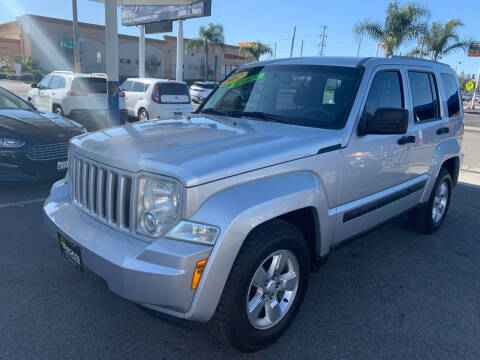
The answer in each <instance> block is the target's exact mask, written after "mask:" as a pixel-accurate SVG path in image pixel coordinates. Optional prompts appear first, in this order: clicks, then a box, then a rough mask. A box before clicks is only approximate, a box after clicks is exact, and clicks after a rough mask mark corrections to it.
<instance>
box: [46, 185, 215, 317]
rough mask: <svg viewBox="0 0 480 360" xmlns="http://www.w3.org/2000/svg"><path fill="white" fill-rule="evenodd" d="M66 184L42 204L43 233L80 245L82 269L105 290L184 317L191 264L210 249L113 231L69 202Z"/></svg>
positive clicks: (190, 296)
mask: <svg viewBox="0 0 480 360" xmlns="http://www.w3.org/2000/svg"><path fill="white" fill-rule="evenodd" d="M68 188H69V185H68V184H66V183H64V181H63V180H61V181H59V182H57V183H56V184H55V185H54V186H53V188H52V192H51V195H50V197H49V198H48V199H47V200H46V201H45V204H44V212H45V222H46V228H47V231H48V235H49V237H50V238H52V239H53V240H55V241H58V233H59V232H60V233H61V234H63V235H64V236H66V237H67V239H68V240H70V241H71V242H73V243H74V244H75V245H77V246H78V247H80V249H81V256H82V261H83V265H84V266H85V267H86V268H88V269H89V270H91V271H92V272H94V273H95V274H97V275H98V276H100V277H101V278H103V279H104V280H105V281H106V283H107V285H108V287H109V289H110V290H111V291H112V292H114V293H116V294H118V295H120V296H122V297H124V298H126V299H128V300H131V301H134V302H136V303H139V304H141V305H144V306H147V307H150V308H153V309H155V310H158V311H161V312H164V313H166V314H169V315H173V316H177V317H181V318H186V317H187V315H186V313H188V312H189V310H190V307H191V304H192V300H193V297H194V295H195V291H193V290H191V289H190V285H191V281H192V276H193V271H194V268H195V264H196V263H197V261H199V260H201V259H205V258H207V257H208V256H209V255H210V253H211V250H212V248H211V247H210V246H205V245H199V244H192V243H186V242H181V241H175V240H170V239H164V238H161V239H159V240H157V241H155V242H153V243H148V242H145V241H143V240H139V239H137V238H135V237H134V236H132V234H129V233H124V232H120V231H117V230H115V229H113V228H110V227H108V226H106V225H104V224H102V223H100V222H99V221H97V220H95V219H94V218H92V217H91V216H89V215H88V214H87V213H86V212H84V211H83V210H81V209H80V208H78V207H77V206H76V205H74V204H72V202H71V201H70V196H69V194H70V192H69V189H68Z"/></svg>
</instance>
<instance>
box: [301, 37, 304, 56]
mask: <svg viewBox="0 0 480 360" xmlns="http://www.w3.org/2000/svg"><path fill="white" fill-rule="evenodd" d="M304 41H305V40H302V47H301V48H300V57H302V55H303V42H304Z"/></svg>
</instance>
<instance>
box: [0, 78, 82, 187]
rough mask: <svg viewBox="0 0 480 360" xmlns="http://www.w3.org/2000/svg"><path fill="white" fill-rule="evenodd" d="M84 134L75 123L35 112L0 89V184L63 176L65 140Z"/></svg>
mask: <svg viewBox="0 0 480 360" xmlns="http://www.w3.org/2000/svg"><path fill="white" fill-rule="evenodd" d="M85 132H86V130H85V128H84V127H83V126H82V125H80V124H78V123H76V122H75V121H72V120H68V119H65V118H63V117H61V116H59V115H56V114H52V113H49V112H45V111H38V110H37V109H36V108H35V107H34V106H33V105H31V104H29V103H27V102H26V101H24V100H22V99H21V98H19V97H18V96H16V95H14V94H13V93H11V92H10V91H8V90H6V89H4V88H1V87H0V181H31V180H38V179H55V178H61V177H63V176H65V172H66V169H67V168H68V141H69V140H70V138H72V137H73V136H76V135H80V134H82V133H85Z"/></svg>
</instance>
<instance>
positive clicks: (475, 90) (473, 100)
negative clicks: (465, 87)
mask: <svg viewBox="0 0 480 360" xmlns="http://www.w3.org/2000/svg"><path fill="white" fill-rule="evenodd" d="M479 78H480V69H478V74H477V81H476V82H475V89H474V90H473V96H472V103H471V104H470V109H472V110H473V109H475V98H476V95H477V91H478V79H479Z"/></svg>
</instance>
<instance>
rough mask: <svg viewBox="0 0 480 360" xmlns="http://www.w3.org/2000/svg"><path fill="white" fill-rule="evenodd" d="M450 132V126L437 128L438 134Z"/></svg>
mask: <svg viewBox="0 0 480 360" xmlns="http://www.w3.org/2000/svg"><path fill="white" fill-rule="evenodd" d="M449 132H450V128H448V127H441V128H439V129H438V130H437V135H442V134H448V133H449Z"/></svg>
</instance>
